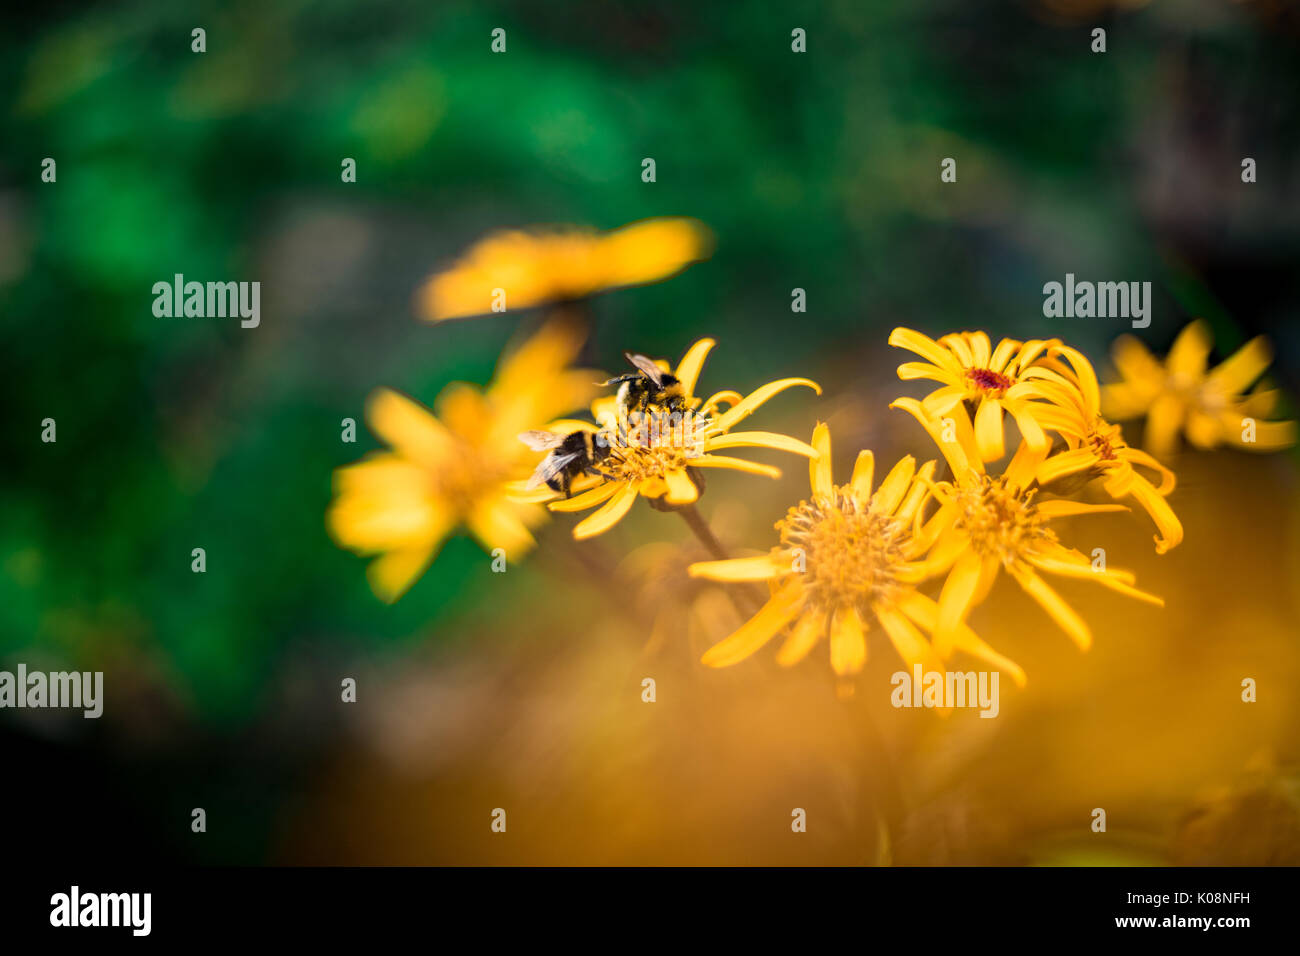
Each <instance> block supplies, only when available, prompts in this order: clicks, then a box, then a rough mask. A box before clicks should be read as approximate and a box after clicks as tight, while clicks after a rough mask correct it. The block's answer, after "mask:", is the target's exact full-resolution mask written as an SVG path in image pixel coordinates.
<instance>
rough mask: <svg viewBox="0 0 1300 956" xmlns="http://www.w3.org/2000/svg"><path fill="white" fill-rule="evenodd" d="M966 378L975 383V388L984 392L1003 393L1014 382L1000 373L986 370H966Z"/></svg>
mask: <svg viewBox="0 0 1300 956" xmlns="http://www.w3.org/2000/svg"><path fill="white" fill-rule="evenodd" d="M966 377H967V378H968V379H970V380H971V381H972V382H974V383H975V387H976V388H978V389H980V390H981V391H985V392H1005V391H1006V390H1007V389H1009V388H1010V387H1011V386H1012V385H1013V384H1015V383H1014V382H1012V381H1011V379H1010V378H1008V377H1007V376H1005V375H1003V374H1002V373H1001V372H995V371H993V370H992V369H988V368H968V369H966Z"/></svg>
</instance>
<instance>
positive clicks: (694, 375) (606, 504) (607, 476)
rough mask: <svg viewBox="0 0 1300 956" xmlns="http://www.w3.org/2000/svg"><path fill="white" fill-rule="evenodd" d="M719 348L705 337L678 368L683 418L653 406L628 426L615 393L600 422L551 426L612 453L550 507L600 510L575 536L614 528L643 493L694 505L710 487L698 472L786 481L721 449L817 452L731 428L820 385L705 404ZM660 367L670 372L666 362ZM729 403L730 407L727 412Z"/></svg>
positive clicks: (721, 396) (728, 396)
mask: <svg viewBox="0 0 1300 956" xmlns="http://www.w3.org/2000/svg"><path fill="white" fill-rule="evenodd" d="M714 344H715V343H714V341H713V339H700V340H699V341H698V342H696V343H695V344H694V345H692V346H691V347H690V349H689V350H688V351H687V353H686V355H685V356H684V357H683V358H682V361H681V363H680V364H679V365H678V366H677V368H676V369H675V370H673V374H674V375H675V376H676V378H677V379H678V380H679V381H680V382H681V385H682V389H683V392H684V395H685V399H684V408H683V411H682V412H681V413H679V414H676V413H675V414H674V415H672V416H670V415H669V414H668V413H667V412H665V411H663V410H658V409H651V411H650V413H649V414H647V415H644V416H637V417H638V418H639V419H640V421H639V422H638V424H636V425H635V426H632V427H629V422H628V417H629V416H628V415H626V414H623V413H621V412H620V409H619V407H618V401H617V397H616V396H613V395H609V396H605V397H603V398H600V399H597V400H596V402H595V403H594V404H593V405H592V409H591V410H592V415H593V416H594V417H595V418H596V421H597V422H598V423H599V424H598V425H591V424H584V423H582V422H577V421H568V422H557V423H555V424H554V425H552V426H550V430H551V431H555V432H557V433H558V432H560V431H562V430H564V429H565V428H573V427H585V428H587V429H589V430H591V431H595V432H599V435H600V438H601V440H603V441H605V442H606V443H607V446H608V449H609V456H608V457H607V458H606V459H604V460H603V461H602V462H600V465H599V469H600V471H601V472H602V474H601V475H600V476H599V477H597V476H590V475H587V476H582V477H580V478H578V479H576V480H575V481H574V483H573V490H575V491H581V494H575V495H574V496H573V497H572V498H564V499H561V500H558V501H552V502H551V503H550V506H549V507H550V508H551V510H552V511H585V510H586V509H588V508H594V507H596V506H597V505H600V506H601V507H600V508H599V510H597V511H595V512H594V513H593V514H591V515H589V516H587V517H586V518H584V519H583V520H582V521H580V522H579V523H578V524H577V526H576V527H575V528H574V529H573V536H574V537H575V538H578V539H583V538H590V537H593V536H594V535H598V534H601V533H603V532H605V531H608V530H609V529H610V528H612V527H613V526H614V525H615V524H617V523H618V522H619V521H620V520H621V519H622V518H623V516H624V515H626V514H627V513H628V511H629V510H630V509H631V507H632V505H633V503H634V502H635V501H636V499H637V497H638V496H641V497H645V498H648V499H650V500H651V501H652V502H658V503H660V504H661V505H663V506H666V507H668V508H673V507H682V506H686V505H691V504H694V503H695V500H696V499H697V498H698V497H699V495H700V488H701V486H702V484H703V480H702V477H701V476H700V474H699V472H698V470H697V469H701V468H729V469H732V470H734V471H744V472H748V473H750V474H754V475H767V476H768V477H771V478H777V477H780V474H781V472H780V470H779V469H777V468H773V467H772V466H771V465H762V464H759V463H757V462H752V461H746V460H745V459H743V458H733V457H731V456H729V455H717V454H714V452H718V451H723V450H725V449H729V448H775V449H778V450H780V451H788V452H792V453H794V454H796V455H805V456H807V457H813V456H815V455H816V454H817V452H816V450H815V449H813V448H812V447H811V446H810V445H807V444H805V443H804V442H801V441H799V440H798V439H795V438H791V437H789V436H787V435H780V434H776V433H775V432H759V431H747V432H733V431H732V430H731V429H732V428H733V427H734V426H735V425H737V424H739V423H740V422H741V421H743V420H744V419H745V418H748V417H749V416H750V415H751V414H753V412H754V411H755V410H756V409H758V408H759V407H760V406H762V405H763V404H764V403H766V402H767V401H768V399H770V398H772V397H773V396H774V395H776V394H778V393H779V392H782V391H784V390H785V389H787V388H791V387H793V386H795V385H805V386H807V387H808V388H811V389H813V390H814V391H816V392H817V394H819V395H820V394H821V386H819V385H818V384H817V383H816V382H813V381H810V380H808V379H806V378H783V379H778V380H777V381H775V382H769V383H768V384H766V385H764V386H762V387H761V388H758V389H756V390H754V391H753V392H751V393H750V394H749V395H747V396H745V397H744V398H741V397H740V394H739V393H737V392H733V391H725V392H717V393H716V394H714V395H713V396H711V397H710V398H709V399H707V400H705V401H701V399H700V398H699V397H697V396H696V394H695V386H696V383H697V382H698V380H699V376H700V370H701V369H702V368H703V366H704V360H705V358H706V357H707V356H708V354H709V351H710V350H711V349H712V348H713V346H714ZM658 364H660V365H661V367H663V368H664V369H665V370H666V371H667V370H668V369H667V363H663V362H660V363H658ZM723 405H726V406H727V408H726V409H725V410H723V408H722V406H723Z"/></svg>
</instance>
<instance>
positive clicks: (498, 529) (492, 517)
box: [465, 501, 536, 561]
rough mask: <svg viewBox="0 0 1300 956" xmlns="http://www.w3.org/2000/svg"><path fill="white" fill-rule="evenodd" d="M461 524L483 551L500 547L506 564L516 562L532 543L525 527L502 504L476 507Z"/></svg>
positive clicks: (531, 538)
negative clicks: (463, 524) (503, 552)
mask: <svg viewBox="0 0 1300 956" xmlns="http://www.w3.org/2000/svg"><path fill="white" fill-rule="evenodd" d="M465 525H466V527H468V528H469V531H470V534H472V535H474V537H475V538H477V539H478V542H479V544H481V545H482V546H483V549H484V550H485V551H488V552H491V551H493V550H495V549H496V548H503V549H504V550H505V553H506V560H507V561H515V560H518V558H520V557H522V556H523V555H525V554H527V553H528V552H529V551H531V550H532V548H533V545H534V544H536V542H535V541H534V540H533V536H532V535H531V534H529V533H528V527H527V526H526V525H525V524H524V523H523V522H522V521H521V520H519V516H518V514H517V513H516V512H515V511H514V510H513V509H512V508H511V507H510V506H509V505H508V504H506V503H505V502H504V501H498V502H485V503H482V504H479V505H478V506H476V507H475V508H474V510H473V511H471V512H470V513H469V515H468V516H467V517H466V518H465Z"/></svg>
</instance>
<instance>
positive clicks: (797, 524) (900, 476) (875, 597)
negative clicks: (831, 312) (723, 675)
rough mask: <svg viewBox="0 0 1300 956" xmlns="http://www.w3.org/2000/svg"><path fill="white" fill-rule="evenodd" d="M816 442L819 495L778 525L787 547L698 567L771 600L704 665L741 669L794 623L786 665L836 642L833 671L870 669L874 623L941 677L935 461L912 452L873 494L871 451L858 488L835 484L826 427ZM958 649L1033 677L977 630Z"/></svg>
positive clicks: (700, 573) (958, 635)
mask: <svg viewBox="0 0 1300 956" xmlns="http://www.w3.org/2000/svg"><path fill="white" fill-rule="evenodd" d="M812 444H813V447H814V448H816V449H817V452H818V457H817V458H815V459H813V460H812V461H811V463H810V467H809V475H810V479H811V485H812V494H811V496H810V497H809V499H808V500H807V501H801V502H799V504H798V505H796V506H795V507H793V508H791V509H790V510H789V512H788V513H787V515H786V517H785V518H784V519H783V520H782V521H779V522H777V525H776V528H777V531H778V532H779V533H780V544H779V545H778V546H777V547H775V548H773V549H772V551H771V552H770V553H768V554H765V555H762V556H760V557H754V558H735V559H732V560H729V561H704V562H700V563H697V564H692V565H691V567H690V573H691V575H692V576H694V577H701V578H708V579H710V580H714V581H765V582H767V583H768V585H769V587H770V589H771V594H772V596H771V599H770V600H769V601H768V602H767V603H766V604H765V605H764V606H763V607H762V608H761V609H760V610H759V611H758V613H756V614H755V615H754V616H753V617H752V618H750V620H749V621H747V622H746V623H745V624H744V625H742V626H741V627H740V628H739V629H738V630H737V631H736V632H735V633H733V634H732V635H731V636H729V637H727V638H725V639H724V640H722V641H721V642H719V643H718V644H715V645H714V646H713V647H711V648H710V649H709V650H708V651H707V652H706V653H705V655H704V657H703V662H704V663H705V664H707V665H709V666H710V667H727V666H730V665H732V664H735V663H737V662H739V661H741V660H744V659H745V658H746V657H749V656H750V655H751V654H753V653H754V652H755V651H757V650H758V649H759V648H760V647H762V646H763V645H764V644H766V643H767V642H768V641H769V640H771V639H772V638H773V637H775V636H776V635H777V634H778V633H780V632H781V631H783V630H785V629H786V628H787V627H788V628H789V635H788V637H786V639H785V641H784V643H783V644H782V645H781V648H780V649H779V650H778V651H777V656H776V659H777V662H778V663H780V664H781V665H783V666H786V667H789V666H791V665H793V664H796V663H798V662H799V661H801V660H803V658H804V657H806V656H807V655H808V653H809V652H810V651H811V650H812V649H813V648H814V647H815V646H816V645H817V644H818V642H820V641H821V639H822V638H823V637H827V636H829V639H830V655H831V667H832V668H833V669H834V670H835V673H836V674H839V675H840V676H842V677H844V676H849V675H852V674H856V673H858V672H859V671H861V670H862V668H863V667H864V666H865V664H866V661H867V641H866V634H867V630H868V628H869V627H870V624H871V622H872V621H873V620H874V621H875V622H877V623H879V624H880V626H881V627H882V628H883V629H884V631H885V634H886V635H887V636H888V637H889V640H890V642H891V643H892V644H893V645H894V649H895V650H896V651H897V652H898V654H899V656H900V657H902V658H903V660H904V661H906V662H907V665H908V667H909V668H912V667H914V666H915V665H917V664H920V665H921V667H922V671H923V672H925V673H928V672H931V671H942V670H943V665H942V662H941V660H940V655H939V654H938V653H936V651H937V648H933V647H931V645H930V643H929V641H928V640H927V639H926V633H929V632H933V631H934V628H935V626H936V624H937V622H938V615H939V607H938V605H937V604H936V603H935V602H934V601H933V600H931V599H930V598H928V597H926V596H925V595H924V594H921V593H920V592H919V591H917V589H916V584H917V582H919V581H920V580H921V579H922V577H923V575H924V564H923V563H922V562H921V561H920V560H919V559H920V558H921V556H922V554H923V551H924V548H923V546H922V544H921V542H919V541H918V540H917V539H916V538H915V537H914V536H913V526H914V524H915V522H916V519H918V518H919V515H920V509H921V506H922V503H923V502H924V500H925V499H926V496H927V495H928V493H929V491H928V489H929V481H930V479H931V476H932V475H933V473H934V462H933V461H930V462H926V463H925V464H924V465H922V466H921V467H920V468H919V469H918V468H917V467H916V460H915V459H914V458H912V457H911V456H910V455H909V456H908V457H906V458H904V459H903V460H902V461H900V462H898V464H896V465H895V466H894V467H893V468H892V469H891V470H890V472H889V474H888V475H887V476H886V477H885V480H884V481H882V482H881V483H880V486H879V487H878V488H876V490H875V492H874V493H873V492H872V487H871V486H872V482H873V480H874V475H875V458H874V456H873V455H872V453H871V452H869V451H863V452H860V453H859V454H858V459H857V463H856V464H855V466H854V468H853V477H852V478H851V479H850V481H849V483H848V484H847V485H836V484H834V482H833V481H832V477H831V438H830V430H829V429H828V428H827V427H826V425H825V424H818V426H817V428H816V429H815V430H814V432H813V439H812ZM951 644H952V647H953V648H957V649H960V650H964V651H966V652H968V653H971V654H974V655H975V656H977V657H979V658H981V659H982V660H985V661H987V662H989V663H990V664H992V665H993V666H995V667H998V668H1001V669H1002V670H1005V671H1007V672H1008V673H1009V674H1011V676H1012V678H1013V679H1015V681H1016V682H1017V683H1018V684H1023V683H1024V679H1025V675H1024V671H1022V670H1021V669H1020V667H1019V666H1017V665H1016V664H1015V663H1013V662H1012V661H1010V660H1008V659H1007V658H1005V657H1003V656H1002V655H1000V654H998V653H997V652H996V651H994V650H993V649H992V648H990V647H989V646H988V645H987V644H985V643H984V642H983V641H981V640H980V639H979V638H978V637H976V636H975V634H974V632H973V631H971V630H970V629H969V628H967V627H964V626H963V627H958V628H955V629H953V631H952V640H951Z"/></svg>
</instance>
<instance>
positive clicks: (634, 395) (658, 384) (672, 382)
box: [602, 352, 688, 414]
mask: <svg viewBox="0 0 1300 956" xmlns="http://www.w3.org/2000/svg"><path fill="white" fill-rule="evenodd" d="M623 354H624V355H625V356H626V357H627V360H628V361H629V362H631V363H632V365H633V366H635V367H636V371H635V372H628V373H627V374H625V375H619V376H617V377H615V378H611V379H610V380H609V381H608V382H604V383H602V384H604V385H617V386H618V407H619V411H620V412H622V413H625V414H626V413H628V412H633V411H635V412H646V411H649V409H650V406H651V405H658V406H661V407H663V408H664V409H666V410H667V411H669V412H686V411H687V410H688V409H687V406H686V388H685V386H683V385H682V383H681V380H680V379H678V378H677V376H675V375H672V374H670V373H668V372H665V371H664V370H663V369H661V368H660V367H659V366H658V365H656V364H655V363H654V362H653V361H651V360H650V359H648V358H646V357H645V356H644V355H634V354H633V353H631V352H624V353H623Z"/></svg>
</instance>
